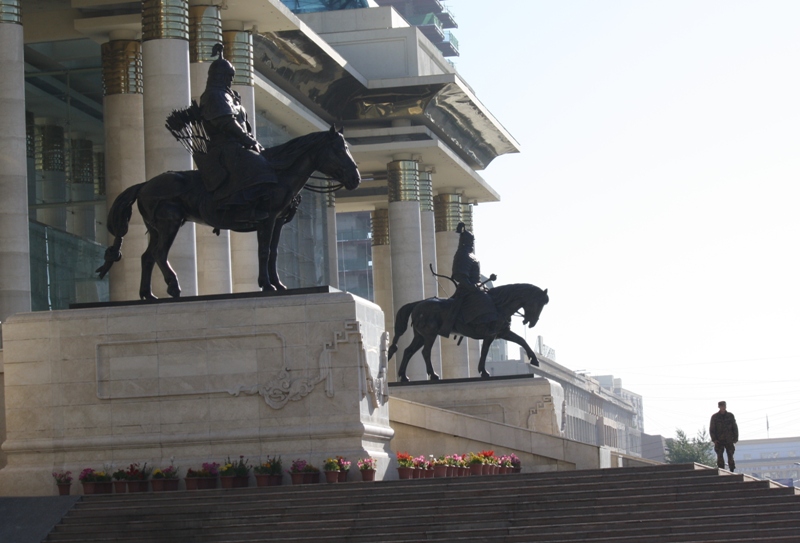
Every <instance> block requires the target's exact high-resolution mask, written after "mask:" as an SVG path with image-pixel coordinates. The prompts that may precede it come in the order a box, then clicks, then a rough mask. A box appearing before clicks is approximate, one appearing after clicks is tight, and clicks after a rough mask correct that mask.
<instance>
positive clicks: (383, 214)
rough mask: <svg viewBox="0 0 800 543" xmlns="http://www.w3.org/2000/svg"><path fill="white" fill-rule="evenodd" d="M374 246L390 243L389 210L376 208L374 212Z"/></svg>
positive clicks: (372, 216)
mask: <svg viewBox="0 0 800 543" xmlns="http://www.w3.org/2000/svg"><path fill="white" fill-rule="evenodd" d="M370 222H371V223H372V246H373V247H374V246H375V245H389V210H388V209H386V208H383V209H376V210H375V211H373V212H372V215H371V221H370Z"/></svg>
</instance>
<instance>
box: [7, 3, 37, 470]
mask: <svg viewBox="0 0 800 543" xmlns="http://www.w3.org/2000/svg"><path fill="white" fill-rule="evenodd" d="M19 5H20V2H19V0H0V73H2V74H3V77H2V78H0V96H2V97H3V99H2V100H0V119H3V129H2V130H0V149H2V150H3V152H2V153H0V194H2V198H0V322H5V320H6V319H7V318H8V317H10V316H11V315H14V314H15V313H22V312H26V311H30V310H31V270H30V245H29V233H28V172H27V169H28V165H27V163H28V159H27V144H26V141H27V137H26V127H25V65H24V60H23V41H22V21H21V17H20V7H19ZM1 340H2V338H0V341H1ZM0 371H2V364H0ZM0 384H2V383H1V382H0ZM0 405H2V404H1V403H0ZM2 418H3V419H5V417H4V416H3V417H2ZM4 437H5V432H0V439H3V438H4ZM3 458H4V457H3V456H2V453H0V466H1V465H3V463H4V460H3Z"/></svg>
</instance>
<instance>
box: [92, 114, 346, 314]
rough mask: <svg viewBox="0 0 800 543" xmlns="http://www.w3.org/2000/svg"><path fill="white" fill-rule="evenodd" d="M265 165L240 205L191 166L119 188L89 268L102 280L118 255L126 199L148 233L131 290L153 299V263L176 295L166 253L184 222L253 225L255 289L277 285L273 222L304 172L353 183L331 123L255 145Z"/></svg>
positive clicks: (288, 205)
mask: <svg viewBox="0 0 800 543" xmlns="http://www.w3.org/2000/svg"><path fill="white" fill-rule="evenodd" d="M260 152H261V154H262V155H263V156H264V157H265V158H266V159H267V160H266V163H267V164H269V167H270V169H271V170H272V171H271V172H268V173H269V174H270V175H267V176H266V178H267V179H269V182H262V183H259V184H256V185H253V186H252V187H249V188H248V189H247V190H248V192H247V193H246V194H247V197H248V199H249V201H250V202H251V203H252V205H250V206H249V207H248V208H247V210H246V211H244V212H243V210H242V209H240V208H237V207H226V206H225V205H224V202H220V201H218V200H217V199H215V198H214V195H213V194H212V193H211V192H209V191H208V190H206V187H205V185H204V183H203V180H202V178H201V174H200V172H199V171H198V170H190V171H180V172H172V171H170V172H166V173H162V174H161V175H158V176H156V177H154V178H152V179H150V180H149V181H145V182H144V183H139V184H138V185H133V186H132V187H129V188H128V189H126V190H125V191H123V192H122V194H120V195H119V196H118V197H117V199H116V200H114V203H113V204H112V205H111V209H110V211H109V213H108V231H109V232H111V234H113V235H114V238H115V239H114V244H113V245H112V246H111V247H109V248H108V249H106V253H105V263H104V264H103V265H102V266H100V267H99V268H98V269H97V272H98V274H99V275H100V278H101V279H102V278H103V277H104V276H105V274H106V273H108V270H109V269H110V268H111V266H112V265H113V264H114V262H116V261H118V260H119V259H120V258H121V257H122V254H121V253H120V247H121V246H122V238H123V236H125V234H127V233H128V222H129V221H130V218H131V212H132V208H133V203H134V202H136V201H137V200H138V207H139V212H140V213H141V214H142V218H143V219H144V223H145V225H146V226H147V231H148V234H149V237H150V239H149V243H148V245H147V249H146V250H145V252H144V254H142V278H141V283H140V286H139V297H140V298H141V299H142V300H153V299H155V296H153V293H152V291H151V276H152V273H153V267H154V266H155V265H158V267H159V269H160V270H161V273H162V274H163V275H164V281H165V282H166V284H167V292H168V293H169V295H170V296H172V297H174V298H177V297H178V296H180V293H181V289H180V285H179V283H178V276H177V275H176V274H175V271H174V270H173V269H172V267H171V266H170V265H169V262H168V261H167V255H168V254H169V249H170V247H171V246H172V243H173V241H174V240H175V236H176V235H177V233H178V229H179V228H180V227H181V225H182V224H183V223H184V222H186V221H191V222H194V223H197V224H201V225H208V226H210V227H212V228H214V229H215V231H218V230H219V229H224V230H233V231H234V232H257V235H258V286H259V287H261V288H262V289H263V290H285V289H286V286H285V285H284V284H283V283H281V281H280V278H279V277H278V270H277V256H278V254H277V248H278V241H279V240H280V235H281V228H282V227H283V225H284V224H285V223H286V222H288V221H290V220H291V219H292V217H293V216H294V212H295V211H296V210H297V204H298V202H299V196H298V193H299V192H300V190H302V189H303V187H304V186H305V184H306V181H308V179H309V177H310V176H311V174H312V173H313V172H315V171H319V172H321V173H323V174H325V175H326V176H328V177H330V178H331V179H333V180H334V181H337V182H338V183H340V184H342V185H344V187H345V188H346V189H348V190H354V189H355V188H357V187H358V185H359V183H360V182H361V175H360V174H359V172H358V166H357V165H356V163H355V161H354V160H353V157H352V155H351V154H350V150H349V148H348V146H347V142H345V139H344V136H343V135H342V132H341V130H336V129H335V128H334V127H333V126H332V127H331V129H330V130H327V131H324V132H315V133H312V134H308V135H306V136H301V137H299V138H295V139H293V140H290V141H288V142H286V143H284V144H282V145H278V146H276V147H271V148H268V149H263V150H261V151H260Z"/></svg>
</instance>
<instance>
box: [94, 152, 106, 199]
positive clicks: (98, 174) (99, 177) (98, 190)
mask: <svg viewBox="0 0 800 543" xmlns="http://www.w3.org/2000/svg"><path fill="white" fill-rule="evenodd" d="M93 159H94V168H93V171H94V180H93V183H94V193H95V194H96V195H98V196H103V195H105V193H106V154H105V153H104V152H103V151H95V152H94V157H93Z"/></svg>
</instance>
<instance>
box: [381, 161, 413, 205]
mask: <svg viewBox="0 0 800 543" xmlns="http://www.w3.org/2000/svg"><path fill="white" fill-rule="evenodd" d="M386 173H387V177H388V179H387V183H388V186H389V187H388V188H389V202H418V201H419V165H418V164H417V162H416V161H414V160H395V161H393V162H390V163H389V164H387V166H386Z"/></svg>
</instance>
